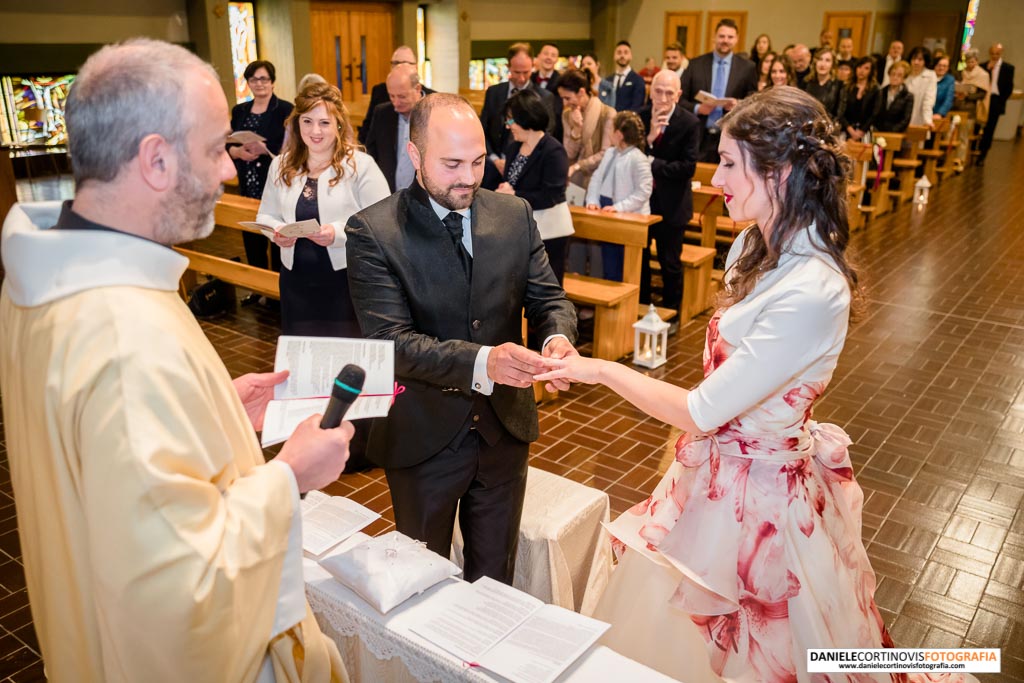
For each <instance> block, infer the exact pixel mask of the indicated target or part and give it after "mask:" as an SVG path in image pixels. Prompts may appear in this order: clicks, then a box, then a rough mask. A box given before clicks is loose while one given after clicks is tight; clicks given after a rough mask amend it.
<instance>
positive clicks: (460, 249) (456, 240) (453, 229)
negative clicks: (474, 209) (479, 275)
mask: <svg viewBox="0 0 1024 683" xmlns="http://www.w3.org/2000/svg"><path fill="white" fill-rule="evenodd" d="M442 222H443V223H444V227H445V230H447V231H448V236H449V237H451V238H452V246H454V247H455V253H456V254H458V256H459V261H460V262H461V263H462V272H463V273H464V274H465V276H466V280H469V278H470V276H471V275H472V274H473V259H472V257H470V255H469V252H468V251H466V246H465V245H464V244H463V243H462V214H460V213H457V212H455V211H452V212H451V213H449V214H448V215H447V216H445V217H444V220H443V221H442Z"/></svg>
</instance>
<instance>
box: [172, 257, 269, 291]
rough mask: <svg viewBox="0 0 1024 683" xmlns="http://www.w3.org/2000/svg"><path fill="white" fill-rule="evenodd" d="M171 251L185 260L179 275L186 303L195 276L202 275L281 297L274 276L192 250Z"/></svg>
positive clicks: (194, 283) (246, 265)
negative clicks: (184, 268)
mask: <svg viewBox="0 0 1024 683" xmlns="http://www.w3.org/2000/svg"><path fill="white" fill-rule="evenodd" d="M174 250H175V251H177V252H178V253H180V254H182V255H184V256H187V257H188V270H186V271H185V273H184V274H183V275H182V276H181V294H182V297H183V298H184V299H185V300H186V301H187V300H188V293H189V292H190V291H192V288H193V287H195V286H196V273H206V274H207V275H211V276H213V277H215V278H219V279H221V280H224V281H225V282H230V283H231V284H233V285H239V286H241V287H245V288H246V289H250V290H252V291H254V292H257V293H259V294H263V295H264V296H269V297H273V298H275V299H280V298H281V290H280V288H279V287H278V274H277V273H275V272H273V271H270V270H266V269H264V268H257V267H255V266H250V265H249V264H247V263H239V262H238V261H232V260H230V259H226V258H221V257H220V256H213V255H211V254H204V253H202V252H200V251H195V250H193V249H185V248H183V247H174Z"/></svg>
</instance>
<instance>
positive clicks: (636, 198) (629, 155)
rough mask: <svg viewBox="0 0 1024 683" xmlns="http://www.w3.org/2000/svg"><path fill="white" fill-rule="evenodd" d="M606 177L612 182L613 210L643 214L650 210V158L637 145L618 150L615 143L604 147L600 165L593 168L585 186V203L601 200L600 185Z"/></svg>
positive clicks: (651, 181) (596, 202) (652, 184)
mask: <svg viewBox="0 0 1024 683" xmlns="http://www.w3.org/2000/svg"><path fill="white" fill-rule="evenodd" d="M606 180H609V181H610V182H611V187H612V194H611V198H612V201H613V202H614V204H613V208H614V209H615V210H616V211H619V212H625V213H642V214H649V213H650V212H651V192H652V191H653V190H654V176H652V175H651V160H650V159H648V158H647V155H646V154H644V153H643V152H641V151H640V150H639V149H637V148H636V147H630V148H629V149H627V150H626V151H625V152H620V151H619V148H618V147H609V148H608V149H607V150H605V153H604V156H603V157H602V158H601V165H600V166H598V167H597V170H596V171H594V175H592V176H591V177H590V185H588V186H587V204H588V205H590V204H598V205H600V204H601V202H600V198H601V188H602V187H603V186H604V184H605V181H606ZM605 196H606V197H607V196H608V195H607V194H606V195H605Z"/></svg>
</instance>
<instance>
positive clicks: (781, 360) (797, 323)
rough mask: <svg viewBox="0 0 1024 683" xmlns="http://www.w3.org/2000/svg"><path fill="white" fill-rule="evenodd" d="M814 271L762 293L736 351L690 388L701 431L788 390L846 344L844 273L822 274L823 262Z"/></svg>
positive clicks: (736, 342) (847, 301) (691, 405)
mask: <svg viewBox="0 0 1024 683" xmlns="http://www.w3.org/2000/svg"><path fill="white" fill-rule="evenodd" d="M810 271H811V272H810V273H806V272H805V273H804V274H802V276H801V277H797V278H795V281H794V282H792V283H791V284H790V286H788V287H786V288H785V289H783V290H781V291H779V292H778V293H766V294H764V295H762V296H765V297H767V298H768V300H767V301H766V303H765V306H764V308H763V309H762V310H760V311H759V312H758V314H757V317H756V318H755V320H754V321H753V323H752V324H751V326H750V328H749V329H748V330H747V331H746V333H745V334H744V335H743V336H742V338H741V339H737V340H729V342H730V343H731V344H732V345H734V346H735V349H734V351H733V352H732V354H731V355H730V356H729V358H728V359H726V360H725V361H724V362H723V363H722V364H721V365H720V366H718V368H717V369H715V371H714V372H712V373H711V375H709V376H708V377H707V378H706V379H705V380H704V381H703V382H702V383H701V384H700V385H699V386H698V387H697V388H696V389H695V390H693V391H692V392H690V394H689V396H688V398H687V406H688V408H689V411H690V416H691V417H692V418H693V421H694V422H695V423H696V424H697V426H698V427H700V428H701V430H702V431H706V432H710V431H714V430H715V429H717V428H718V427H720V426H722V425H724V424H726V423H728V422H729V421H730V420H732V419H733V418H735V417H737V416H738V415H741V414H742V413H744V412H746V411H748V410H750V409H751V408H753V407H754V406H756V405H758V404H759V403H761V401H763V400H765V399H766V398H768V397H769V396H772V395H774V394H776V393H778V392H779V391H780V390H784V389H786V386H785V385H786V384H787V383H788V382H790V381H792V380H793V379H794V378H795V377H797V376H798V375H801V374H802V373H804V371H805V370H807V369H808V368H809V367H810V366H812V365H814V364H816V363H818V362H819V361H820V360H821V359H822V357H823V356H825V355H828V354H830V352H833V351H836V352H837V351H838V349H839V348H841V347H842V343H843V340H844V339H845V336H846V328H847V325H848V319H849V309H850V294H849V288H848V286H847V284H846V281H845V279H844V278H842V277H841V276H839V277H828V276H825V277H821V276H822V275H824V274H825V273H824V272H823V271H827V268H826V267H824V266H823V267H821V268H811V269H810ZM815 274H817V276H815ZM831 274H832V275H838V274H836V273H834V271H831ZM808 275H810V277H808ZM837 347H838V348H837Z"/></svg>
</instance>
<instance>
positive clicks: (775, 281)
mask: <svg viewBox="0 0 1024 683" xmlns="http://www.w3.org/2000/svg"><path fill="white" fill-rule="evenodd" d="M752 229H756V228H752ZM745 236H746V235H745V234H744V235H743V236H741V238H740V239H738V240H737V243H736V244H735V245H734V246H733V249H732V251H731V252H730V255H729V260H728V263H730V264H731V262H732V261H733V260H734V259H736V258H737V257H738V255H739V252H740V250H741V249H742V241H743V238H744V237H745ZM849 309H850V292H849V286H848V285H847V282H846V279H845V278H844V277H843V275H842V274H840V273H839V272H838V271H837V270H836V268H835V265H834V262H833V261H832V260H831V258H830V257H829V256H827V254H825V253H824V252H822V251H820V250H819V249H817V248H815V246H814V245H813V244H812V241H811V237H810V233H809V232H807V231H803V232H802V233H800V234H799V235H798V236H797V237H796V239H794V241H793V244H792V245H790V248H789V249H788V250H787V253H784V254H783V255H782V256H781V258H780V259H779V264H778V267H777V268H775V269H774V270H771V271H769V272H767V273H766V274H765V275H764V276H763V277H762V279H761V280H760V281H759V282H758V284H757V286H756V287H755V288H754V290H753V291H752V293H751V294H750V295H749V296H748V297H746V298H745V299H744V300H743V301H741V302H740V303H738V304H735V305H733V306H731V307H729V308H728V309H725V310H724V311H719V312H717V313H715V315H714V316H713V317H712V319H711V322H710V323H709V325H708V330H707V340H706V345H705V348H704V374H705V379H704V381H703V382H702V383H701V384H700V385H699V386H698V387H697V388H696V389H695V390H694V391H693V392H691V393H690V395H689V397H688V405H689V408H690V413H691V415H692V417H693V419H694V421H695V422H696V423H697V425H698V426H699V427H701V429H703V430H704V431H705V432H706V435H703V436H702V435H686V434H684V435H683V436H681V437H680V439H679V441H678V442H677V444H676V449H675V459H674V460H673V462H672V463H671V465H670V466H669V469H668V471H667V472H666V474H665V476H664V478H663V479H662V480H661V482H660V483H659V484H658V486H657V487H656V488H655V490H654V493H653V494H652V495H651V496H650V498H648V499H647V500H645V501H643V502H641V503H639V504H637V505H635V506H634V507H633V508H632V509H630V510H629V511H627V512H626V513H624V514H622V515H621V516H620V517H619V518H618V519H616V520H615V521H614V522H612V523H611V524H610V525H609V531H610V532H611V533H612V535H613V538H614V543H615V546H616V551H617V553H618V554H620V556H621V555H622V553H623V552H624V551H625V557H623V558H622V560H623V562H622V563H620V568H619V569H622V568H623V567H622V564H625V560H626V559H627V558H629V557H630V556H631V555H639V556H644V557H646V558H647V559H649V560H651V561H652V562H642V563H641V565H642V566H641V567H638V566H637V565H636V560H635V558H634V559H631V560H630V562H631V563H633V566H632V569H627V573H629V574H630V576H631V578H629V579H624V580H620V581H618V582H616V581H615V579H614V578H613V581H612V584H611V585H610V587H609V590H608V593H607V594H606V595H605V596H604V597H603V598H602V606H600V607H599V608H598V611H597V613H596V614H595V616H597V617H598V618H602V619H606V620H610V621H611V622H612V623H613V629H612V633H611V637H610V639H609V641H608V643H609V644H610V645H611V646H612V647H615V648H617V649H625V650H630V649H632V648H633V647H634V646H635V647H636V648H637V649H636V650H635V652H634V654H635V655H636V656H637V658H640V659H641V661H643V659H644V658H648V659H649V658H650V657H646V656H645V655H644V654H643V653H644V652H650V651H652V650H653V649H654V648H662V649H664V647H665V646H664V645H657V646H656V645H652V641H660V640H662V639H665V640H666V641H668V642H671V643H673V645H672V647H674V648H675V652H676V653H677V654H676V655H674V656H675V657H683V658H684V659H687V661H684V662H680V664H679V666H676V665H675V664H674V663H671V664H669V665H666V666H657V664H655V666H656V668H661V669H662V670H663V672H664V673H668V674H670V675H675V676H677V677H679V678H681V679H682V680H701V679H703V678H705V677H702V676H700V675H698V669H701V668H704V669H706V668H707V667H706V666H705V665H703V663H700V664H701V666H697V664H698V662H696V659H699V656H698V655H697V654H695V652H697V651H698V650H701V649H702V650H703V651H704V652H706V656H707V659H708V664H709V665H710V669H711V671H712V672H713V673H714V674H715V675H717V676H720V677H723V678H726V679H728V680H737V681H767V682H773V683H774V682H777V681H797V680H800V681H811V680H822V681H824V680H826V678H825V676H824V675H822V674H818V675H815V676H814V677H812V676H811V675H808V674H807V673H806V672H805V668H806V667H805V662H806V658H807V656H806V649H807V648H812V647H813V648H827V647H844V648H875V647H882V646H885V645H891V641H890V639H889V637H888V634H887V633H886V631H885V628H884V626H883V623H882V619H881V617H880V615H879V613H878V609H877V608H876V606H875V602H874V591H875V575H874V572H873V571H872V569H871V565H870V562H869V561H868V557H867V553H866V552H865V550H864V545H863V543H862V541H861V506H862V503H863V493H862V491H861V489H860V487H859V486H858V485H857V483H856V481H854V478H853V468H852V465H851V463H850V457H849V454H848V451H847V447H848V446H849V444H850V439H849V437H847V435H846V434H845V433H844V432H843V430H842V429H840V428H839V427H836V426H835V425H831V424H817V423H815V422H814V421H813V420H811V411H812V407H813V405H814V402H815V401H816V400H817V399H818V397H819V396H820V395H821V393H822V392H823V391H824V390H825V387H826V386H827V385H828V382H829V380H830V379H831V376H832V372H833V370H834V369H835V366H836V362H837V360H838V357H839V352H840V351H841V350H842V347H843V343H844V341H845V338H846V331H847V324H848V318H849ZM627 548H628V549H630V550H629V551H627V550H626V549H627ZM616 573H618V571H617V572H616ZM655 573H658V574H660V576H659V577H658V580H656V581H655V580H653V579H654V577H653V574H655ZM666 575H669V576H672V577H673V578H672V579H671V581H670V582H666V580H665V576H666ZM651 586H657V587H658V588H657V590H660V591H666V590H667V594H662V595H659V596H656V597H653V598H650V599H651V600H653V601H654V603H653V605H660V606H661V609H660V610H659V609H657V607H651V606H648V607H645V608H643V609H645V610H647V611H657V612H661V613H663V614H664V617H665V618H664V620H661V621H660V619H661V617H659V615H658V614H647V615H646V617H645V618H646V619H647V620H648V622H649V623H648V622H642V621H640V620H638V619H637V615H636V613H635V610H636V608H637V607H638V605H640V604H642V601H643V600H644V597H642V593H644V592H647V591H649V590H650V589H651ZM638 601H639V602H638ZM631 610H632V615H631V616H630V615H627V614H626V612H627V611H631ZM687 620H688V621H689V622H692V624H693V625H695V626H696V631H697V633H698V634H699V637H700V641H697V640H696V637H695V636H693V634H692V632H689V631H691V629H689V624H687V623H685V622H686V621H687ZM619 624H632V626H629V627H627V628H629V629H631V631H632V632H631V633H623V632H621V631H620V632H619V633H618V634H617V635H616V634H614V631H615V629H616V625H619ZM683 631H687V632H688V633H682V632H683ZM686 638H689V640H690V646H691V647H690V649H689V650H688V651H687V649H686V647H684V645H683V644H682V640H684V639H686ZM630 641H632V642H630ZM701 641H702V647H701V646H700V642H701ZM694 642H697V643H699V644H698V645H696V646H694ZM682 652H688V653H689V654H687V655H685V656H684V655H683V654H680V653H682ZM624 654H627V655H629V654H630V652H629V651H627V652H624ZM653 657H654V658H655V659H657V658H658V656H653ZM672 657H673V655H672V654H671V652H670V653H669V655H668V657H666V658H664V659H663V661H669V660H671V658H672ZM665 669H670V670H665ZM828 678H829V679H830V680H831V681H840V680H846V677H845V676H843V675H829V676H828ZM868 678H870V677H869V676H864V675H863V674H862V675H861V676H860V677H859V678H858V680H866V679H868ZM877 678H878V679H879V680H883V679H885V680H887V679H888V678H889V677H888V675H877Z"/></svg>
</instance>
